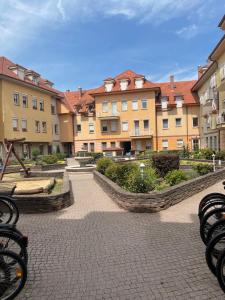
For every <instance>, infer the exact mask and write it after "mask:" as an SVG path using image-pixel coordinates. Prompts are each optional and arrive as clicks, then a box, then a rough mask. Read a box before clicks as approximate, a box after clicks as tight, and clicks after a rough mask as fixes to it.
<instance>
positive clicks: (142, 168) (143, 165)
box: [140, 163, 145, 179]
mask: <svg viewBox="0 0 225 300" xmlns="http://www.w3.org/2000/svg"><path fill="white" fill-rule="evenodd" d="M144 168H145V164H144V163H141V164H140V171H141V178H142V179H143V178H144Z"/></svg>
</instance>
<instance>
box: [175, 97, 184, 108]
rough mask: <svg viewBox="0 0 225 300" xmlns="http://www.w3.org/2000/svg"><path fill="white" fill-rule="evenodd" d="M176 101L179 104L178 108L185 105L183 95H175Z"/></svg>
mask: <svg viewBox="0 0 225 300" xmlns="http://www.w3.org/2000/svg"><path fill="white" fill-rule="evenodd" d="M175 102H176V105H177V108H179V107H182V106H183V97H182V96H175Z"/></svg>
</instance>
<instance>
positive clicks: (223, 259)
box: [216, 250, 225, 293]
mask: <svg viewBox="0 0 225 300" xmlns="http://www.w3.org/2000/svg"><path fill="white" fill-rule="evenodd" d="M216 275H217V280H218V282H219V285H220V287H221V289H222V290H223V291H224V293H225V250H224V251H223V252H222V253H221V255H220V257H219V258H218V261H217V265H216Z"/></svg>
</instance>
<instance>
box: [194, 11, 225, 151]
mask: <svg viewBox="0 0 225 300" xmlns="http://www.w3.org/2000/svg"><path fill="white" fill-rule="evenodd" d="M219 27H220V28H221V29H222V30H223V31H224V30H225V16H224V17H223V19H222V20H221V22H220V23H219ZM208 61H209V62H208V64H207V65H206V66H204V67H199V70H198V71H199V79H198V81H197V82H196V83H195V85H194V86H193V88H192V91H193V92H196V93H197V95H198V96H199V99H200V116H201V117H200V135H201V145H202V148H205V147H207V148H211V149H213V150H220V149H225V102H224V99H225V34H224V35H223V37H222V39H221V40H220V41H219V43H218V44H217V45H216V47H215V48H214V50H213V51H212V53H211V54H210V55H209V58H208Z"/></svg>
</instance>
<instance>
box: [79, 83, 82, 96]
mask: <svg viewBox="0 0 225 300" xmlns="http://www.w3.org/2000/svg"><path fill="white" fill-rule="evenodd" d="M78 91H79V96H80V97H81V96H82V87H80V86H78Z"/></svg>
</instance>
